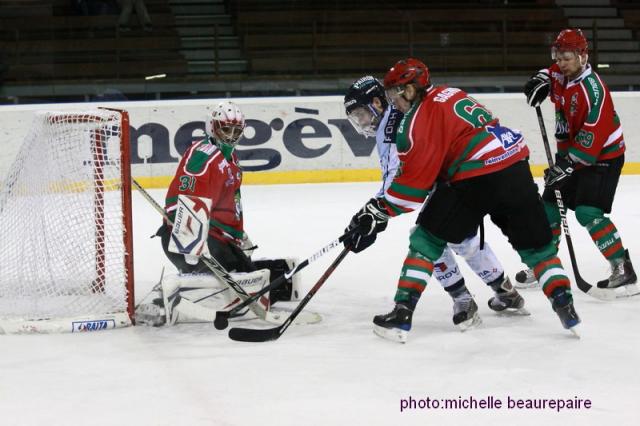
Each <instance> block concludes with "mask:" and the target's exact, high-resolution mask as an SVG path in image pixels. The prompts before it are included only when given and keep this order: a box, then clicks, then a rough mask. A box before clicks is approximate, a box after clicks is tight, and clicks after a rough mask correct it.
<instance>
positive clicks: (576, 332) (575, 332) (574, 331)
mask: <svg viewBox="0 0 640 426" xmlns="http://www.w3.org/2000/svg"><path fill="white" fill-rule="evenodd" d="M569 331H570V332H571V334H572V335H573V337H575V338H576V339H579V338H580V333H579V331H580V324H576V325H574V326H573V327H571V328H570V329H569Z"/></svg>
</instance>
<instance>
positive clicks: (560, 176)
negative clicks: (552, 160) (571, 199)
mask: <svg viewBox="0 0 640 426" xmlns="http://www.w3.org/2000/svg"><path fill="white" fill-rule="evenodd" d="M574 169H575V163H574V162H573V161H571V159H570V158H568V157H563V156H560V155H558V154H556V164H554V165H553V167H551V168H550V169H546V170H545V171H544V185H545V186H550V187H553V188H555V189H560V188H561V187H562V186H563V185H564V184H565V183H566V182H567V180H568V178H569V177H570V176H571V174H572V173H573V171H574Z"/></svg>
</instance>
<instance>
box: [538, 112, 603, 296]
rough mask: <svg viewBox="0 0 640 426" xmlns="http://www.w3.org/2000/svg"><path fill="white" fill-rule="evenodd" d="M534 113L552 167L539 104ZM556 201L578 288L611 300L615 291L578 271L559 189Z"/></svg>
mask: <svg viewBox="0 0 640 426" xmlns="http://www.w3.org/2000/svg"><path fill="white" fill-rule="evenodd" d="M536 114H537V115H538V124H539V125H540V133H542V142H543V143H544V150H545V153H546V154H547V162H548V163H549V168H551V167H553V156H552V155H551V148H550V147H549V138H548V137H547V129H546V128H545V126H544V120H543V119H542V110H541V109H540V106H537V107H536ZM554 193H555V195H556V202H557V203H558V210H559V211H560V218H561V219H562V230H563V231H564V235H565V240H567V248H568V249H569V257H570V258H571V267H572V269H573V275H574V277H575V279H576V284H577V285H578V288H579V289H580V290H581V291H583V292H585V293H587V294H588V295H589V296H592V297H595V298H596V299H600V300H613V299H615V298H616V294H615V292H613V291H612V290H606V289H602V288H598V287H596V286H593V285H591V284H589V283H588V282H586V281H585V280H584V279H583V278H582V276H581V275H580V271H578V263H577V262H576V254H575V252H574V250H573V242H572V241H571V234H570V233H569V223H568V222H567V209H566V208H565V207H564V202H563V201H562V193H561V192H560V190H559V189H557V188H556V189H555V190H554Z"/></svg>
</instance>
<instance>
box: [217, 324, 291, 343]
mask: <svg viewBox="0 0 640 426" xmlns="http://www.w3.org/2000/svg"><path fill="white" fill-rule="evenodd" d="M278 337H280V327H275V328H267V329H253V328H240V327H234V328H232V329H230V330H229V338H230V339H231V340H235V341H237V342H268V341H270V340H276V339H278Z"/></svg>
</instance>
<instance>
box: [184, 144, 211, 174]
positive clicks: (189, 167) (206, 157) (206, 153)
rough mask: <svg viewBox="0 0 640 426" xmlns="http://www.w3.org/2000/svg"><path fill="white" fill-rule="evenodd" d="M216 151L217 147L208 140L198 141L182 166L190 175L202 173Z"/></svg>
mask: <svg viewBox="0 0 640 426" xmlns="http://www.w3.org/2000/svg"><path fill="white" fill-rule="evenodd" d="M218 151H219V149H218V147H217V146H215V145H214V144H212V143H211V142H209V141H208V140H203V141H201V142H198V144H197V146H195V147H194V148H193V149H192V150H191V152H190V153H189V158H187V162H186V164H185V166H184V168H185V170H186V172H187V173H189V174H192V175H200V174H202V173H204V171H205V170H206V169H207V166H208V165H209V164H210V163H211V161H212V160H213V157H214V156H215V155H216V153H217V152H218Z"/></svg>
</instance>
